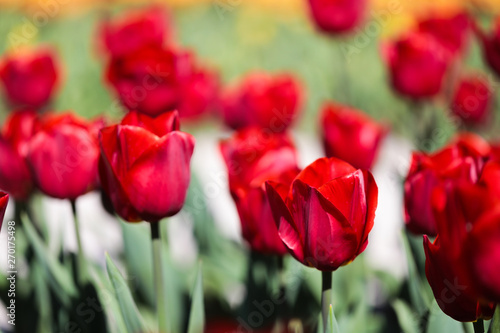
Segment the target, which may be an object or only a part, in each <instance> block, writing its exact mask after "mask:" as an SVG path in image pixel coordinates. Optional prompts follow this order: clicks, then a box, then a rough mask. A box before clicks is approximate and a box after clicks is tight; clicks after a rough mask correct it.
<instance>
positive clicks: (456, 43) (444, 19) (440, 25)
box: [418, 12, 470, 56]
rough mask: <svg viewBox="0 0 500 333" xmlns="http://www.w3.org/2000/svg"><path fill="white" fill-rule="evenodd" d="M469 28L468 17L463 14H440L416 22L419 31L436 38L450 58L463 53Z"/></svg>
mask: <svg viewBox="0 0 500 333" xmlns="http://www.w3.org/2000/svg"><path fill="white" fill-rule="evenodd" d="M469 28H470V19H469V16H468V15H467V14H466V13H463V12H460V13H454V14H452V15H449V14H448V15H447V14H444V13H441V12H440V13H439V14H436V15H431V16H429V17H426V18H425V19H422V20H420V21H419V22H418V29H419V31H421V32H423V33H428V34H430V35H432V36H433V37H434V38H436V40H437V41H438V42H439V43H440V44H441V45H443V46H444V47H445V48H446V49H447V50H448V52H449V53H450V55H451V56H456V55H458V54H461V53H463V51H464V49H465V46H466V44H467V37H468V36H467V34H468V32H469Z"/></svg>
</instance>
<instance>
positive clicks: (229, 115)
mask: <svg viewBox="0 0 500 333" xmlns="http://www.w3.org/2000/svg"><path fill="white" fill-rule="evenodd" d="M301 98H302V91H301V87H300V85H299V83H298V82H297V80H296V79H295V78H294V77H293V76H291V75H289V74H280V75H272V74H268V73H264V72H255V73H251V74H250V75H248V76H247V77H245V78H244V79H243V80H242V82H241V83H240V84H239V85H238V86H236V87H232V88H230V89H228V90H227V91H226V92H225V93H224V94H223V96H222V100H221V106H220V107H221V112H222V117H223V119H224V122H225V124H226V125H227V126H229V127H231V128H233V129H239V128H243V127H247V126H257V127H260V128H266V129H269V130H270V131H271V132H274V133H278V132H284V131H285V130H286V129H287V128H288V127H289V126H290V125H291V124H292V122H293V121H294V120H295V119H296V118H297V113H298V112H299V108H300V103H301Z"/></svg>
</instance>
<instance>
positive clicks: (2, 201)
mask: <svg viewBox="0 0 500 333" xmlns="http://www.w3.org/2000/svg"><path fill="white" fill-rule="evenodd" d="M8 203H9V195H8V194H7V193H5V192H2V191H0V230H2V224H3V218H4V216H5V210H6V209H7V204H8Z"/></svg>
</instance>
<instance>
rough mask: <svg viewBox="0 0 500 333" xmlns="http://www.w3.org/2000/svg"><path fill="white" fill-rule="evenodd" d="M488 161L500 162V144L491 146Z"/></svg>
mask: <svg viewBox="0 0 500 333" xmlns="http://www.w3.org/2000/svg"><path fill="white" fill-rule="evenodd" d="M490 159H492V160H495V161H497V162H500V143H495V144H492V145H491V154H490Z"/></svg>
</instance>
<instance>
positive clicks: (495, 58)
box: [474, 17, 500, 75]
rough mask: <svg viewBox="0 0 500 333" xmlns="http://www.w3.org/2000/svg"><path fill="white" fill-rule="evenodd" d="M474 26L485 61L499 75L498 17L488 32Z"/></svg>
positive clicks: (499, 24) (499, 21)
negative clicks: (491, 29)
mask: <svg viewBox="0 0 500 333" xmlns="http://www.w3.org/2000/svg"><path fill="white" fill-rule="evenodd" d="M474 28H475V31H476V34H477V35H478V36H479V38H480V40H481V43H482V46H483V51H484V57H485V58H486V61H487V62H488V64H489V65H490V67H491V69H493V70H494V71H495V72H496V73H497V74H498V75H500V17H499V18H497V21H496V25H495V27H494V29H493V31H492V32H491V33H490V34H485V33H483V32H482V31H481V30H480V29H479V28H478V27H477V25H475V26H474Z"/></svg>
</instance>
